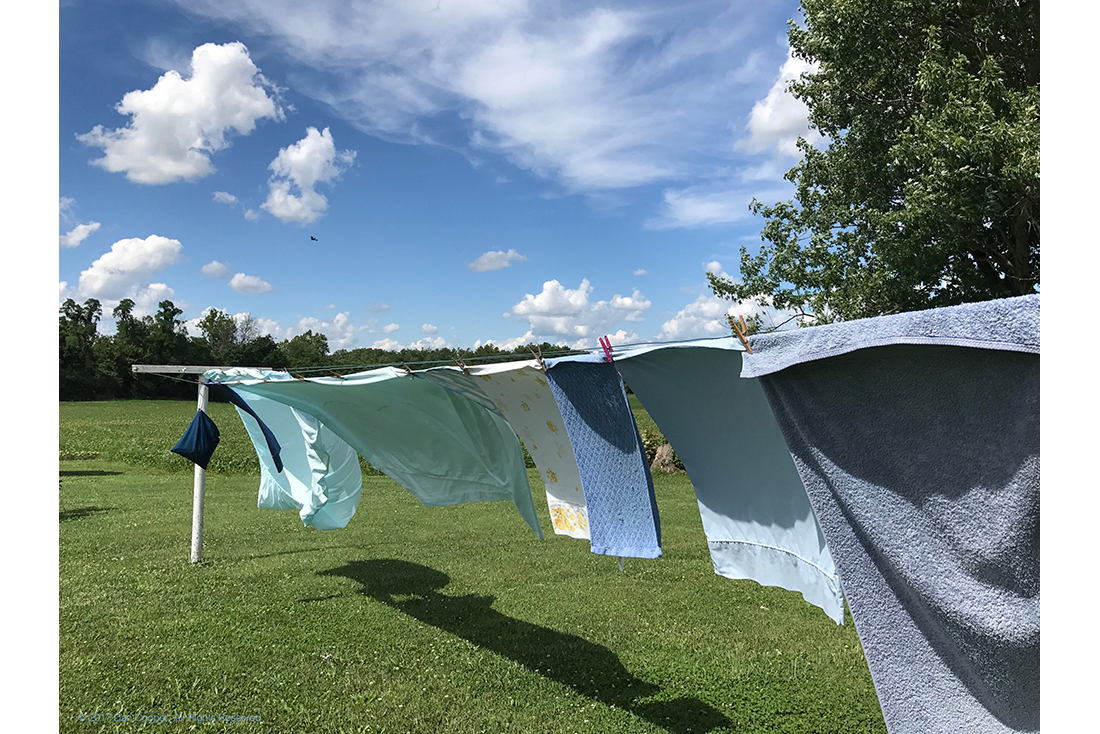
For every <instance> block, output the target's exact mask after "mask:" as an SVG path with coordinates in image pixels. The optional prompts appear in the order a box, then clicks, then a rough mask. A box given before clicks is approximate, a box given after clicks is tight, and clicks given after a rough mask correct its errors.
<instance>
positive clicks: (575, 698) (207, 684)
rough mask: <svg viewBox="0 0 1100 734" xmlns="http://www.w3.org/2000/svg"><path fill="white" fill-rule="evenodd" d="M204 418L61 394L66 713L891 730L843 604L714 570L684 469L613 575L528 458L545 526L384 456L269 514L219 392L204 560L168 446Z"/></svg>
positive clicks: (63, 721) (281, 725) (142, 725)
mask: <svg viewBox="0 0 1100 734" xmlns="http://www.w3.org/2000/svg"><path fill="white" fill-rule="evenodd" d="M193 413H194V405H193V404H189V403H182V402H117V403H79V404H74V403H68V404H66V403H63V404H61V406H60V414H61V426H60V451H61V456H62V460H61V461H60V475H61V482H62V484H61V489H60V494H61V496H60V509H61V512H60V518H59V519H60V559H61V560H60V569H59V573H60V599H59V602H60V661H61V665H60V710H59V721H60V729H61V731H73V732H77V731H79V732H92V731H125V732H129V731H189V730H195V731H223V730H232V731H272V732H298V731H301V732H307V731H319V732H342V731H346V732H430V733H431V734H441V733H442V732H481V731H484V732H500V731H505V732H648V731H652V732H661V731H669V732H677V733H684V732H706V731H713V732H757V731H761V732H884V731H885V726H884V724H883V721H882V715H881V712H880V710H879V706H878V701H877V699H876V697H875V692H874V689H873V687H872V685H871V678H870V675H869V673H868V671H867V665H866V662H865V660H864V658H863V654H862V651H861V649H860V645H859V640H858V638H857V637H856V634H855V629H854V627H853V625H852V624H851V619H850V618H849V620H848V623H847V624H846V625H845V626H843V627H838V626H837V625H835V624H834V623H833V622H832V621H831V620H829V619H828V618H827V617H826V616H825V614H824V613H823V612H821V611H820V610H819V609H817V608H816V607H812V606H810V605H809V604H807V603H806V602H805V601H804V600H803V599H802V597H801V595H800V594H797V593H792V592H788V591H784V590H781V589H773V588H765V587H761V586H759V585H758V584H756V583H754V582H751V581H731V580H729V579H724V578H721V577H719V576H716V575H715V574H714V572H713V569H712V566H711V563H710V559H709V556H708V553H707V549H706V543H705V537H704V535H703V530H702V525H701V522H700V519H699V512H698V508H697V505H696V503H695V498H694V493H693V492H692V489H691V485H690V483H689V482H688V480H687V478H686V477H685V476H684V475H671V476H666V475H662V474H659V475H657V476H656V477H655V483H656V491H657V500H658V505H659V507H660V512H661V527H662V531H663V546H664V551H665V553H664V556H663V557H662V558H659V559H656V560H627V562H626V570H625V572H620V571H619V567H618V562H617V560H616V559H613V558H607V557H603V556H596V555H593V554H592V553H590V552H589V551H588V544H587V542H585V541H579V540H574V539H572V538H566V537H562V536H554V535H552V534H551V533H552V530H551V526H550V523H549V518H548V516H547V513H546V505H545V501H542V497H543V494H542V493H543V487H542V484H541V481H540V480H539V478H538V475H537V473H536V472H535V471H530V472H529V475H530V478H531V485H532V489H533V490H534V492H535V496H536V500H537V501H536V506H541V509H540V519H541V521H542V525H543V528H544V530H545V532H546V533H547V539H546V540H545V541H543V542H539V541H538V540H537V539H536V538H535V537H534V534H533V533H532V532H531V531H530V529H529V528H527V527H526V526H525V525H524V523H523V521H522V520H521V519H520V517H519V515H518V513H517V512H516V511H515V509H514V508H513V507H512V506H511V504H510V503H503V502H496V503H484V502H483V503H473V504H467V505H459V506H455V507H444V508H433V507H423V506H421V505H420V504H419V503H418V502H417V501H416V499H415V498H414V497H413V496H412V495H411V494H409V493H408V492H407V491H405V490H404V489H402V488H401V487H399V486H398V485H396V484H395V483H394V482H392V481H391V480H389V479H388V478H386V477H380V476H366V477H364V486H363V499H362V502H361V504H360V508H359V511H358V513H357V514H356V517H355V518H354V519H353V520H352V522H351V524H350V525H349V526H348V527H347V528H346V529H344V530H340V531H332V532H325V533H322V532H318V531H315V530H313V529H307V528H303V527H302V525H301V522H300V520H299V519H298V517H297V514H296V513H294V512H277V511H272V510H259V509H257V508H256V488H257V483H258V479H257V476H256V473H257V471H258V470H257V469H255V468H250V467H253V466H255V456H254V453H253V451H252V448H251V444H250V443H249V442H248V439H247V437H246V435H245V433H244V429H243V427H242V426H241V423H240V420H239V419H238V418H237V417H236V416H235V415H233V411H232V409H231V408H228V407H227V406H224V405H214V406H213V407H212V410H211V413H212V417H213V418H214V420H215V421H216V422H217V424H218V427H219V429H220V430H221V434H222V443H221V445H220V446H219V448H218V453H217V454H216V455H215V459H214V462H212V464H211V471H210V472H209V473H208V475H207V494H206V514H205V519H206V522H205V540H206V542H205V547H204V555H205V562H204V563H203V564H202V565H200V566H194V567H193V566H191V565H190V563H188V552H189V544H190V523H191V479H190V471H191V465H190V464H189V463H187V462H185V461H183V460H182V459H178V458H177V457H175V456H174V455H171V454H169V453H168V448H169V447H170V446H171V445H172V444H173V443H174V442H175V440H176V439H177V438H178V437H179V435H180V434H181V433H182V432H183V430H184V428H185V427H186V425H187V423H188V421H189V420H190V418H191V416H192V415H193ZM639 422H640V423H641V419H640V421H639ZM165 454H167V456H165ZM250 454H251V455H252V457H251V459H249V455H250ZM250 461H251V464H250V463H249V462H250ZM82 714H83V715H84V717H85V720H83V721H81V720H80V717H81V715H82ZM181 714H182V715H186V714H195V715H199V716H212V717H217V716H218V715H220V714H221V715H232V716H242V715H243V716H260V717H262V722H260V723H255V722H248V723H246V722H241V723H226V722H221V721H217V720H215V721H213V722H212V723H198V722H196V721H191V722H187V721H181V722H176V721H174V719H175V717H176V716H177V715H181ZM155 716H167V717H169V719H170V721H169V722H168V723H163V722H158V721H152V720H150V719H151V717H155ZM126 717H129V720H127V719H126ZM141 717H146V718H144V719H143V718H141ZM95 718H99V719H100V720H99V721H93V720H91V719H95ZM104 719H108V720H109V721H104Z"/></svg>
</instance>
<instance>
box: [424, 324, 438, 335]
mask: <svg viewBox="0 0 1100 734" xmlns="http://www.w3.org/2000/svg"><path fill="white" fill-rule="evenodd" d="M420 333H421V334H438V333H439V327H437V326H433V325H432V324H424V325H423V326H421V327H420Z"/></svg>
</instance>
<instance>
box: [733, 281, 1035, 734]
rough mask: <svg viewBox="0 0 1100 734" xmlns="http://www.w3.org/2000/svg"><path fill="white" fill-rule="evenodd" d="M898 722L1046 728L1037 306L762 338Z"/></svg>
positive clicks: (749, 362) (891, 723) (1011, 302)
mask: <svg viewBox="0 0 1100 734" xmlns="http://www.w3.org/2000/svg"><path fill="white" fill-rule="evenodd" d="M751 343H752V346H753V349H754V354H753V355H746V357H745V367H744V370H743V372H742V375H743V376H746V375H748V376H757V375H759V376H762V377H761V381H762V383H763V386H764V390H765V393H766V394H767V396H768V400H769V402H770V404H771V406H772V410H773V411H774V413H775V416H776V419H777V421H778V422H779V425H780V428H781V429H782V431H783V434H784V437H785V438H786V440H787V444H788V447H789V448H790V450H791V453H792V455H793V457H794V460H795V465H796V466H797V468H798V471H799V474H800V475H801V477H802V481H803V483H804V484H805V486H806V490H807V493H808V494H809V497H810V501H811V503H812V505H813V507H814V511H815V512H816V513H817V517H818V520H819V522H820V523H821V528H822V531H823V532H824V533H825V537H826V539H827V541H828V544H829V548H830V550H831V551H832V554H833V560H834V561H835V563H836V566H837V569H838V570H839V572H840V578H841V582H842V583H843V587H844V592H845V595H846V596H847V598H848V603H849V604H850V606H851V609H852V616H853V618H854V619H855V623H856V629H857V630H858V632H859V637H860V640H861V642H862V643H863V649H864V652H865V654H866V656H867V663H868V666H869V667H870V670H871V675H872V678H873V680H874V683H875V689H876V690H877V692H878V696H879V701H880V703H881V705H882V710H883V714H884V715H885V718H886V724H887V728H888V729H889V730H890V732H892V733H893V734H898V733H899V732H921V733H924V732H1007V731H1037V730H1038V728H1039V356H1038V352H1039V297H1038V296H1027V297H1023V298H1016V299H1004V300H998V301H990V302H986V303H979V304H969V305H966V306H959V307H953V308H945V309H936V310H931V311H924V312H919V313H913V314H901V315H897V316H890V317H883V318H876V319H865V320H861V321H854V322H848V323H844V324H836V325H829V326H822V327H815V328H811V329H801V330H798V331H794V332H789V333H785V334H774V335H761V336H756V337H753V338H752V342H751Z"/></svg>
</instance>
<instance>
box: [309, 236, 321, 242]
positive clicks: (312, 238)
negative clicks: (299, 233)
mask: <svg viewBox="0 0 1100 734" xmlns="http://www.w3.org/2000/svg"><path fill="white" fill-rule="evenodd" d="M309 238H310V239H311V240H313V241H314V242H319V241H320V240H318V239H317V238H316V237H314V236H313V235H310V236H309Z"/></svg>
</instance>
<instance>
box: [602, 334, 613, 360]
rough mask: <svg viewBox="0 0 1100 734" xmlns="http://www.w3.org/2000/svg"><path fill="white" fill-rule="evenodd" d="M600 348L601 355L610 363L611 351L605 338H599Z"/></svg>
mask: <svg viewBox="0 0 1100 734" xmlns="http://www.w3.org/2000/svg"><path fill="white" fill-rule="evenodd" d="M600 346H601V347H603V353H604V355H606V357H607V361H608V362H611V361H612V360H611V352H612V351H613V350H612V349H611V340H610V339H608V338H607V337H606V336H601V337H600Z"/></svg>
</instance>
